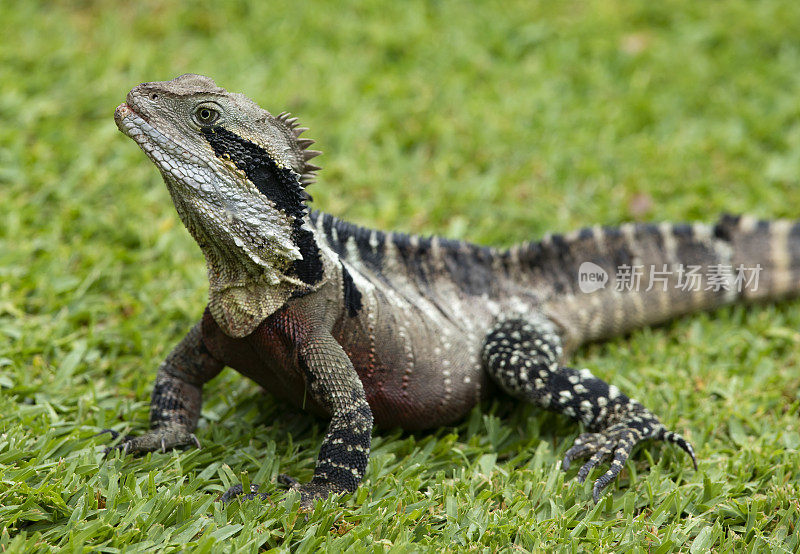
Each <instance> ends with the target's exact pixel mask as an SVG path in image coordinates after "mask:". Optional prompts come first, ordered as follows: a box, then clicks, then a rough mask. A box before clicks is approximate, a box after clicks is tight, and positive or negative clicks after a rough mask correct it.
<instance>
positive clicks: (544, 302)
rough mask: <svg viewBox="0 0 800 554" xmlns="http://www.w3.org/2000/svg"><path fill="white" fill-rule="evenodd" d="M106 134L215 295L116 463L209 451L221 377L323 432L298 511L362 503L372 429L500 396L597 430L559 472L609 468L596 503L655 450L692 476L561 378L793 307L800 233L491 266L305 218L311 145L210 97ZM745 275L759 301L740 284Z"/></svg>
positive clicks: (160, 105)
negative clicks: (134, 150) (205, 425)
mask: <svg viewBox="0 0 800 554" xmlns="http://www.w3.org/2000/svg"><path fill="white" fill-rule="evenodd" d="M115 120H116V122H117V126H118V127H119V129H120V130H121V131H122V132H123V133H125V134H126V135H128V136H129V137H131V138H132V139H133V140H134V141H136V143H137V144H138V145H139V146H140V147H141V148H142V150H143V151H144V152H145V153H146V154H147V156H148V157H149V158H150V160H151V161H152V162H153V163H154V164H155V165H156V167H158V169H159V171H160V172H161V174H162V176H163V178H164V182H165V183H166V185H167V188H168V189H169V192H170V194H171V196H172V200H173V202H174V204H175V208H176V209H177V211H178V214H179V215H180V218H181V220H182V221H183V223H184V224H185V225H186V228H187V229H188V230H189V232H190V233H191V235H192V236H193V237H194V239H195V240H196V241H197V243H198V245H199V246H200V248H201V250H202V252H203V255H204V256H205V259H206V263H207V268H208V279H209V285H210V286H209V303H208V306H207V308H206V310H205V313H204V314H203V316H202V318H201V319H200V320H199V321H198V322H197V323H196V324H195V325H194V327H192V328H191V329H190V330H189V332H188V333H187V334H186V336H185V338H184V339H183V340H182V341H181V342H180V343H179V344H178V345H177V346H176V347H175V348H174V349H173V350H172V352H171V353H170V354H169V355H168V356H167V358H166V360H164V362H163V363H162V364H161V366H160V367H159V368H158V375H157V377H156V383H155V386H154V388H153V393H152V401H151V412H150V420H151V426H152V429H151V430H150V431H149V432H148V433H146V434H144V435H142V436H138V437H129V438H126V439H125V440H124V441H123V442H122V443H121V444H119V445H118V446H117V448H119V449H120V450H123V451H124V452H130V453H141V452H148V451H153V450H156V449H161V450H165V449H167V448H172V447H178V446H186V445H192V444H198V445H199V442H198V441H197V438H196V437H195V435H194V434H193V432H194V429H195V426H196V424H197V420H198V418H199V415H200V407H201V389H202V387H203V384H204V383H206V382H207V381H209V380H210V379H212V378H213V377H214V376H215V375H217V374H218V373H219V372H220V371H221V370H222V369H223V367H225V366H229V367H232V368H234V369H236V370H237V371H239V372H240V373H242V374H243V375H245V376H247V377H249V378H251V379H252V380H254V381H256V382H257V383H259V384H260V385H261V386H262V387H264V388H265V389H267V390H268V391H270V392H271V393H272V394H274V395H275V396H278V397H280V398H284V399H286V400H288V401H290V402H293V403H294V404H296V405H298V406H303V407H305V408H307V409H309V410H310V411H313V412H315V413H318V414H321V415H324V416H326V417H329V418H330V427H329V428H328V430H327V433H326V435H325V438H324V439H323V441H322V446H321V448H320V452H319V457H318V460H317V464H316V468H315V470H314V476H313V478H312V480H311V481H310V482H309V483H304V484H301V483H298V482H296V481H294V480H293V479H291V478H288V477H284V478H283V481H284V482H285V483H288V484H290V485H291V486H292V487H294V488H297V489H298V490H299V491H300V494H301V502H302V504H303V505H304V506H308V505H309V504H310V503H311V502H313V501H314V500H315V499H317V498H324V497H326V496H328V495H329V494H331V493H336V492H352V491H353V490H355V489H356V488H357V487H358V484H359V483H360V482H361V480H362V478H363V477H364V472H365V470H366V467H367V461H368V459H369V453H370V440H371V433H372V426H373V423H376V424H378V425H383V426H400V427H403V428H406V429H423V428H430V427H435V426H440V425H446V424H450V423H452V422H455V421H457V420H458V419H459V418H461V417H463V416H464V415H465V414H466V413H467V412H468V411H469V410H470V409H471V408H472V407H473V406H474V405H475V404H476V403H477V402H479V401H480V400H481V399H482V398H485V397H486V396H487V395H488V394H490V393H491V392H492V390H493V389H496V388H499V389H501V390H502V391H504V392H505V393H507V394H508V395H510V396H511V397H513V398H516V399H519V400H524V401H527V402H533V403H535V404H538V405H539V406H542V407H544V408H547V409H550V410H555V411H557V412H560V413H563V414H566V415H568V416H570V417H571V418H573V419H575V420H577V421H580V422H581V423H582V424H583V425H584V426H585V427H586V428H587V430H588V431H587V432H586V433H584V434H582V435H580V436H579V437H578V439H576V441H575V444H574V446H572V448H570V449H569V450H568V451H567V453H566V456H565V458H564V463H563V467H564V468H565V469H566V468H568V467H569V466H570V464H571V462H572V461H573V460H575V459H578V458H588V461H587V462H586V463H585V464H584V465H583V466H582V467H581V469H580V470H579V472H578V477H579V479H581V480H583V479H585V478H586V477H587V475H588V474H589V472H590V471H591V470H592V469H593V468H594V467H595V466H597V465H599V464H603V463H608V464H609V466H608V469H607V471H606V472H605V473H604V474H603V475H601V476H600V477H599V478H598V479H597V480H596V481H595V484H594V498H595V500H597V498H599V495H600V493H601V491H602V490H603V489H604V488H605V487H606V486H607V485H608V484H609V483H610V482H611V481H612V480H613V479H614V478H615V477H616V476H617V475H618V474H619V472H620V471H621V469H622V467H623V465H624V463H625V461H626V460H627V459H628V457H629V455H630V453H631V450H632V449H633V448H634V447H635V446H636V445H637V444H639V443H640V442H642V441H644V440H647V439H656V440H663V441H668V442H670V443H674V444H676V445H677V446H679V447H680V448H682V449H683V450H684V451H686V452H687V453H688V455H689V456H690V457H691V459H692V461H693V462H694V463H695V465H696V461H695V456H694V452H693V449H692V447H691V445H690V444H689V443H688V442H687V441H686V440H684V439H683V438H682V437H681V436H680V435H678V434H676V433H674V432H672V431H671V430H668V429H667V428H666V427H665V426H664V425H663V424H662V423H661V422H660V421H659V419H658V417H656V416H655V415H654V414H653V413H652V412H650V411H649V410H648V409H647V408H645V407H644V406H643V405H642V404H640V403H639V402H637V401H635V400H633V399H631V398H629V397H628V396H626V395H625V394H624V393H623V392H622V391H621V390H620V389H618V388H617V387H616V386H614V385H610V384H607V383H606V382H604V381H603V380H601V379H599V378H597V377H596V376H594V375H593V374H592V373H591V371H589V370H587V369H574V368H572V367H569V366H568V365H567V361H566V360H567V356H568V352H569V351H571V350H573V349H574V348H575V347H577V346H579V345H581V344H583V343H586V342H588V341H593V340H597V339H602V338H605V337H609V336H612V335H616V334H620V333H625V332H626V331H629V330H631V329H633V328H636V327H640V326H643V325H651V324H656V323H659V322H662V321H665V320H667V319H669V318H672V317H676V316H678V315H681V314H685V313H689V312H692V311H697V310H705V309H710V308H714V307H717V306H721V305H724V304H727V303H731V302H734V301H748V300H755V299H763V298H766V299H777V298H781V297H784V296H787V295H790V294H795V293H797V292H798V290H799V289H800V223H796V222H791V221H775V222H764V221H755V220H753V219H752V218H747V217H734V216H725V217H723V218H722V219H721V220H720V221H719V222H718V223H716V224H715V225H705V224H680V225H672V224H660V225H651V224H636V225H633V224H627V225H623V226H621V227H620V228H599V227H595V228H589V229H583V230H580V231H577V232H575V233H571V234H569V235H566V236H561V235H551V236H547V237H545V238H544V239H542V240H541V241H539V242H531V243H526V244H521V245H518V246H514V247H512V248H510V249H508V250H498V249H493V248H487V247H482V246H476V245H473V244H469V243H466V242H461V241H453V240H447V239H442V238H439V237H419V236H409V235H405V234H400V233H390V232H383V231H378V230H372V229H365V228H362V227H358V226H355V225H351V224H349V223H345V222H343V221H340V220H338V219H337V218H335V217H333V216H331V215H329V214H325V213H321V212H315V211H310V210H309V209H308V207H307V205H306V202H307V200H308V199H309V196H308V194H307V193H306V190H305V188H306V186H308V185H309V184H310V183H312V182H313V181H314V177H315V173H316V171H317V170H318V169H319V168H318V167H317V166H315V165H312V164H311V163H310V160H311V159H312V158H314V157H315V156H316V155H318V154H319V152H317V151H314V150H309V149H308V147H309V146H310V145H311V144H312V142H313V141H311V140H309V139H304V138H300V135H301V134H302V133H303V132H304V131H305V129H304V128H302V127H299V126H298V125H297V121H296V119H295V118H292V117H290V116H289V114H287V113H282V114H279V115H277V116H273V115H271V114H270V113H269V112H267V111H265V110H263V109H262V108H260V107H259V106H258V105H256V104H255V103H254V102H253V101H251V100H249V99H248V98H247V97H245V96H243V95H241V94H234V93H229V92H227V91H226V90H224V89H222V88H220V87H218V86H217V85H216V84H215V83H214V81H212V80H211V79H209V78H207V77H203V76H200V75H189V74H187V75H182V76H180V77H177V78H176V79H173V80H172V81H165V82H153V83H143V84H141V85H139V86H137V87H135V88H134V89H133V90H131V91H130V93H129V94H128V97H127V99H126V102H125V103H124V104H122V105H120V106H119V107H118V108H117V111H116V113H115ZM725 268H727V270H725ZM749 269H753V270H755V269H758V270H759V273H758V274H757V277H759V276H760V277H759V279H757V282H754V280H753V279H752V275H750V274H748V275H747V279H744V278H742V275H743V273H742V272H743V271H745V270H749ZM612 275H614V276H616V277H617V279H616V281H612V280H611V278H610V276H612ZM698 277H699V279H698ZM689 285H691V286H689ZM256 490H257V487H254V488H253V490H252V491H251V494H250V496H253V495H254V493H255V492H256ZM241 493H242V488H241V486H239V487H233V488H232V489H231V490H229V491H228V493H226V494H225V495H224V498H226V499H229V498H233V497H234V496H236V495H237V494H241Z"/></svg>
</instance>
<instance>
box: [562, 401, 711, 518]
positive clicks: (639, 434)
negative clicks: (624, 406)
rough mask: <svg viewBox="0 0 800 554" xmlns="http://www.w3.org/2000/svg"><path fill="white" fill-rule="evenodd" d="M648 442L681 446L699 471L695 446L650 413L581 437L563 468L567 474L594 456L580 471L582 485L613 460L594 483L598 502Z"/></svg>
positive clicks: (568, 452)
mask: <svg viewBox="0 0 800 554" xmlns="http://www.w3.org/2000/svg"><path fill="white" fill-rule="evenodd" d="M646 439H656V440H664V441H667V442H671V443H673V444H676V445H678V446H679V447H680V448H682V449H683V450H684V451H686V453H687V454H689V456H690V457H691V458H692V463H693V464H694V468H695V470H696V469H697V458H696V457H695V454H694V449H693V448H692V445H691V444H689V443H688V442H687V441H686V439H684V438H683V437H681V436H680V435H678V434H677V433H673V432H672V431H668V430H667V429H666V427H664V425H663V424H662V423H661V422H660V421H658V418H656V417H655V416H654V415H652V414H650V413H649V412H648V411H647V410H644V411H643V412H639V413H636V414H635V415H633V414H632V415H631V416H630V417H629V418H626V420H624V421H622V422H621V423H616V424H614V425H611V426H609V427H608V428H606V429H603V430H602V431H599V432H596V433H583V434H582V435H580V436H579V437H578V438H577V439H575V443H574V444H573V446H572V448H570V449H569V450H567V453H566V454H565V455H564V462H563V464H562V468H563V469H564V471H566V470H568V469H569V467H570V465H571V464H572V461H573V460H575V459H577V458H585V457H587V456H591V457H590V458H589V460H588V461H587V462H586V463H585V464H584V465H583V466H582V467H581V469H580V470H579V471H578V481H579V482H581V483H583V481H584V480H585V479H586V477H587V476H588V475H589V472H590V471H591V470H592V469H593V468H594V467H595V466H596V465H598V464H600V463H602V462H605V461H606V460H608V459H609V458H611V467H610V468H609V469H608V471H606V472H605V473H604V474H603V475H601V476H600V477H599V478H598V479H597V480H596V481H595V482H594V487H593V488H592V497H593V498H594V501H595V502H598V501H599V500H600V493H601V492H602V491H603V489H604V488H606V486H608V484H609V483H610V482H611V481H613V480H614V479H615V478H616V477H617V475H619V472H620V471H622V468H623V466H624V465H625V461H626V460H627V459H628V457H629V456H630V454H631V450H633V447H634V446H636V445H637V444H639V443H640V442H642V441H644V440H646Z"/></svg>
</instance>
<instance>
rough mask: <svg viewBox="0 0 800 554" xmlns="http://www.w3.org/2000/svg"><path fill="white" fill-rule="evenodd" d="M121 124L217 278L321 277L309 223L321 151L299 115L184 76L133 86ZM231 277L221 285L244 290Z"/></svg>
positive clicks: (302, 281)
mask: <svg viewBox="0 0 800 554" xmlns="http://www.w3.org/2000/svg"><path fill="white" fill-rule="evenodd" d="M114 119H115V121H116V123H117V127H119V129H120V130H121V131H122V132H123V133H124V134H126V135H127V136H129V137H130V138H132V139H133V140H134V141H136V143H137V144H138V145H139V146H140V147H141V149H142V150H143V151H144V152H145V153H146V154H147V156H148V157H149V158H150V159H151V160H152V161H153V163H154V164H155V165H156V166H157V167H158V169H159V170H160V171H161V174H162V176H163V177H164V181H165V182H166V184H167V187H168V189H169V191H170V193H171V195H172V199H173V201H174V203H175V207H176V208H177V210H178V213H179V214H180V216H181V219H182V220H183V222H184V224H185V225H186V226H187V228H188V229H189V231H190V232H191V233H192V235H193V236H194V238H195V239H196V240H197V242H198V244H199V245H200V247H201V248H202V249H203V252H204V254H205V255H206V260H207V262H208V264H209V273H210V274H212V273H214V274H216V275H219V274H220V273H226V274H230V273H232V272H236V273H237V274H239V275H240V278H239V280H241V274H242V269H241V268H246V271H245V273H249V275H250V277H252V278H255V279H261V280H264V279H266V282H267V283H268V284H271V285H277V284H278V283H280V282H282V281H283V282H287V281H292V282H294V284H295V285H297V286H300V287H302V286H304V285H308V286H310V285H313V284H314V283H315V282H316V281H319V280H320V279H321V277H322V265H321V262H320V258H319V252H318V250H317V247H316V243H315V241H314V239H313V234H312V232H311V230H310V228H309V227H308V226H307V223H306V221H305V220H306V219H307V218H306V205H305V202H306V200H307V199H308V198H309V197H308V195H307V194H306V192H305V186H306V185H308V184H309V183H311V182H313V179H314V173H315V172H316V171H317V170H318V169H319V168H318V167H317V166H315V165H312V164H311V163H310V162H309V160H310V159H311V158H313V157H314V156H316V155H318V154H319V152H317V151H314V150H308V149H307V148H308V146H309V145H310V144H311V143H313V141H311V140H308V139H300V138H299V135H300V134H301V133H302V132H303V131H305V130H306V129H304V128H301V127H298V126H297V123H296V119H295V118H291V117H290V116H289V114H288V113H283V114H280V115H278V116H273V115H271V114H270V113H269V112H267V111H266V110H263V109H262V108H260V107H259V106H258V105H257V104H256V103H255V102H253V101H252V100H250V99H249V98H247V97H246V96H244V95H241V94H235V93H230V92H228V91H226V90H225V89H223V88H220V87H218V86H217V85H216V83H214V81H213V80H212V79H209V78H208V77H203V76H201V75H193V74H186V75H181V76H180V77H177V78H175V79H173V80H171V81H162V82H150V83H142V84H141V85H138V86H137V87H135V88H133V89H132V90H131V91H130V92H129V93H128V96H127V99H126V102H125V103H123V104H121V105H120V106H119V107H117V109H116V112H115V114H114ZM231 266H237V269H236V270H235V271H233V269H232V267H231ZM230 281H231V280H230V279H228V281H227V282H226V283H225V284H220V285H219V286H220V287H222V286H227V287H230V286H239V285H238V284H237V283H231V282H230ZM213 287H214V283H213V282H212V288H213Z"/></svg>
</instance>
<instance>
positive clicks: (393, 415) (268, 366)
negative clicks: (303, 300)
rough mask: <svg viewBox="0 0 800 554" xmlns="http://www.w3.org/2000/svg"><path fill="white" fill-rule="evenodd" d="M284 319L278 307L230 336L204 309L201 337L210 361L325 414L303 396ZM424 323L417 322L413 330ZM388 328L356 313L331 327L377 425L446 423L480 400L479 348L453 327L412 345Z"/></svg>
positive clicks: (484, 387)
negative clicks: (373, 328) (373, 329)
mask: <svg viewBox="0 0 800 554" xmlns="http://www.w3.org/2000/svg"><path fill="white" fill-rule="evenodd" d="M387 323H388V322H387ZM393 323H394V322H393ZM283 324H284V322H283V321H282V320H281V312H277V313H275V314H273V315H272V316H270V317H268V318H267V319H266V320H264V321H263V322H262V323H261V324H260V325H259V326H258V327H257V328H256V330H255V331H253V333H251V334H250V335H248V336H246V337H242V338H233V337H230V336H228V335H226V334H225V333H224V332H223V331H222V329H221V328H220V327H219V325H217V323H216V321H215V320H214V317H213V316H212V315H211V313H210V312H209V311H208V310H206V312H205V313H204V314H203V341H204V343H205V345H206V347H207V348H208V349H209V351H210V352H211V354H212V355H213V356H214V357H215V358H217V359H219V360H220V361H222V362H223V363H224V364H225V365H227V366H229V367H232V368H233V369H235V370H236V371H238V372H239V373H241V374H242V375H244V376H245V377H248V378H250V379H252V380H253V381H255V382H256V383H258V384H259V385H261V386H262V387H263V388H264V389H265V390H266V391H267V392H269V393H270V394H272V395H273V396H275V397H276V398H279V399H281V400H285V401H287V402H289V403H291V404H293V405H294V406H297V407H299V408H302V409H305V410H308V411H310V412H312V413H314V414H316V415H320V416H330V415H331V414H330V413H328V411H327V410H325V408H323V407H322V406H320V405H319V404H318V403H317V402H316V401H315V400H314V399H313V398H312V397H311V395H310V394H307V391H306V383H305V378H304V376H303V373H302V371H301V370H300V368H299V367H298V363H297V355H296V352H295V348H294V346H293V344H291V342H290V341H288V340H286V337H285V333H283V332H282V330H283V329H282V327H281V326H282V325H283ZM425 327H427V326H425V325H424V322H418V326H417V327H416V331H415V332H418V331H419V330H420V329H422V328H425ZM389 329H390V327H387V328H386V329H382V330H381V331H382V332H378V333H375V334H370V333H367V332H365V331H364V329H363V327H362V325H361V324H360V322H359V320H358V318H347V317H345V318H342V319H341V320H340V321H338V322H337V323H336V325H335V326H334V329H333V336H334V337H335V338H336V340H337V341H338V342H339V344H340V345H341V346H342V348H343V349H344V351H345V353H347V355H348V356H349V358H350V360H351V361H352V363H353V366H354V368H355V370H356V372H357V373H358V375H359V378H360V380H361V382H362V384H363V386H364V391H365V393H366V397H367V402H368V403H369V405H370V408H371V410H372V414H373V417H374V419H375V423H376V424H377V425H379V426H381V427H402V428H403V429H408V430H416V429H426V428H431V427H437V426H440V425H445V424H448V423H452V422H454V421H456V420H458V419H460V418H461V417H463V416H464V415H465V414H466V413H467V412H468V411H469V410H470V409H471V408H472V407H473V406H474V405H475V404H476V403H477V402H479V401H480V400H481V399H482V398H484V397H485V395H486V393H487V392H488V387H489V383H488V379H487V376H486V374H485V372H483V371H482V370H481V369H480V367H479V365H478V363H477V352H475V351H474V348H472V347H470V344H469V342H468V341H467V340H466V338H465V337H462V336H459V335H458V333H457V331H455V330H448V331H444V330H442V328H441V327H436V328H431V329H426V335H425V336H426V341H425V342H424V343H422V344H415V345H413V346H412V342H413V341H410V340H408V339H409V337H404V336H403V331H399V332H398V331H397V329H398V328H396V327H391V329H395V331H394V332H392V331H390V330H389ZM400 329H402V327H401V328H400Z"/></svg>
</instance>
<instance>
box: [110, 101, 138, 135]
mask: <svg viewBox="0 0 800 554" xmlns="http://www.w3.org/2000/svg"><path fill="white" fill-rule="evenodd" d="M131 115H135V116H136V117H137V118H138V119H144V118H143V117H142V116H141V115H139V114H138V113H136V112H135V111H133V108H131V107H130V106H129V105H128V104H127V103H126V102H123V103H122V104H120V105H119V106H117V109H116V110H114V122H115V123H116V124H117V128H118V129H119V130H120V131H122V132H123V133H125V134H126V135H128V134H129V133H128V130H129V129H130V127H131V123H133V122H132V121H126V120H127V119H128V118H130V116H131Z"/></svg>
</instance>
